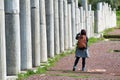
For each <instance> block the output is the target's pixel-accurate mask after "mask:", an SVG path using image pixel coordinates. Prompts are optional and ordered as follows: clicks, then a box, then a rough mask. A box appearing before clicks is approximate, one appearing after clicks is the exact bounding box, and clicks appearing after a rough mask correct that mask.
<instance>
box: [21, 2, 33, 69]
mask: <svg viewBox="0 0 120 80" xmlns="http://www.w3.org/2000/svg"><path fill="white" fill-rule="evenodd" d="M20 30H21V69H30V68H32V46H31V45H32V42H31V11H30V0H20Z"/></svg>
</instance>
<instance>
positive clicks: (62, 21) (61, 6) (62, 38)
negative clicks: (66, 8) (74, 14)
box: [58, 0, 64, 52]
mask: <svg viewBox="0 0 120 80" xmlns="http://www.w3.org/2000/svg"><path fill="white" fill-rule="evenodd" d="M58 4H59V31H60V32H59V33H60V34H59V35H60V52H63V51H64V15H63V0H58Z"/></svg>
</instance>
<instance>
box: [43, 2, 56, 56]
mask: <svg viewBox="0 0 120 80" xmlns="http://www.w3.org/2000/svg"><path fill="white" fill-rule="evenodd" d="M45 6H46V7H45V8H46V27H47V50H48V57H54V5H53V0H45Z"/></svg>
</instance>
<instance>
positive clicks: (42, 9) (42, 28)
mask: <svg viewBox="0 0 120 80" xmlns="http://www.w3.org/2000/svg"><path fill="white" fill-rule="evenodd" d="M45 14H46V12H45V0H40V53H41V55H40V56H41V57H40V59H41V62H47V34H46V16H45Z"/></svg>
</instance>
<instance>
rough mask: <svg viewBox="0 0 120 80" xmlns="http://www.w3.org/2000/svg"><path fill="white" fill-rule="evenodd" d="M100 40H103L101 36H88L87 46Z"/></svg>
mask: <svg viewBox="0 0 120 80" xmlns="http://www.w3.org/2000/svg"><path fill="white" fill-rule="evenodd" d="M100 40H103V39H102V38H94V37H91V38H89V40H88V46H90V45H91V44H93V43H96V42H98V41H100Z"/></svg>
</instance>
